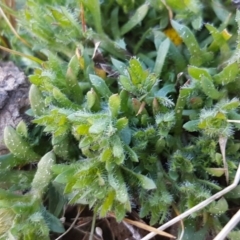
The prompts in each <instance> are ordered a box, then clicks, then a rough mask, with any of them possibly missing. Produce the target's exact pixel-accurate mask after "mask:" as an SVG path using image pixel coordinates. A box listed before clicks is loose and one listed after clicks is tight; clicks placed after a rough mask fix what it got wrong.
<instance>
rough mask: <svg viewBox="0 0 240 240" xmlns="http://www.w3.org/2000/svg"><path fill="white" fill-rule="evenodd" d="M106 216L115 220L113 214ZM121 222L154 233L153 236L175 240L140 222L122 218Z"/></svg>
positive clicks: (167, 234)
mask: <svg viewBox="0 0 240 240" xmlns="http://www.w3.org/2000/svg"><path fill="white" fill-rule="evenodd" d="M108 215H109V216H111V217H114V218H115V215H114V214H113V213H108ZM123 221H124V222H126V223H129V224H131V225H133V226H136V227H139V228H141V229H144V230H146V231H149V232H154V233H155V235H157V234H158V235H161V236H165V237H169V238H176V237H175V236H173V235H171V234H169V233H166V232H164V231H162V230H159V229H156V228H154V227H151V226H148V225H147V224H144V223H141V222H138V221H133V220H130V219H128V218H124V219H123ZM155 235H154V236H155Z"/></svg>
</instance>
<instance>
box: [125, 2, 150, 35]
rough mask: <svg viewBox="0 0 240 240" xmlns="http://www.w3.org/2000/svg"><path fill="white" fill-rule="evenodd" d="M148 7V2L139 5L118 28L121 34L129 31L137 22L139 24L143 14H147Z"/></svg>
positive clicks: (143, 16)
mask: <svg viewBox="0 0 240 240" xmlns="http://www.w3.org/2000/svg"><path fill="white" fill-rule="evenodd" d="M148 9H149V5H148V4H143V5H142V6H140V7H139V8H138V9H137V10H136V12H135V13H134V15H133V16H132V17H131V18H130V19H129V21H128V22H127V23H125V24H124V25H123V26H122V27H121V29H120V33H121V36H122V35H124V34H126V33H127V32H129V31H130V30H132V29H133V28H134V27H135V26H136V25H137V24H139V23H140V22H141V21H142V20H143V19H144V18H145V16H146V15H147V12H148Z"/></svg>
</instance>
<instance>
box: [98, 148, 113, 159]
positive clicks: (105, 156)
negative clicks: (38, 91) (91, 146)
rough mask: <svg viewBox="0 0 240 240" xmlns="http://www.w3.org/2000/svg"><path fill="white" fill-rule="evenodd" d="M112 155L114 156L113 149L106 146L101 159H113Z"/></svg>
mask: <svg viewBox="0 0 240 240" xmlns="http://www.w3.org/2000/svg"><path fill="white" fill-rule="evenodd" d="M111 157H112V150H111V149H110V148H106V149H104V150H103V151H102V153H101V155H100V160H101V161H102V162H107V161H109V160H110V159H111Z"/></svg>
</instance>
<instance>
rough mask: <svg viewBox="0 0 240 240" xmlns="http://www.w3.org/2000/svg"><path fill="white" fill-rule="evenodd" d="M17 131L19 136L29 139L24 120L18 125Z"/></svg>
mask: <svg viewBox="0 0 240 240" xmlns="http://www.w3.org/2000/svg"><path fill="white" fill-rule="evenodd" d="M16 131H17V133H18V134H19V135H21V136H23V137H25V138H27V137H28V129H27V125H26V123H25V122H24V121H23V120H22V121H21V122H19V123H18V125H17V128H16Z"/></svg>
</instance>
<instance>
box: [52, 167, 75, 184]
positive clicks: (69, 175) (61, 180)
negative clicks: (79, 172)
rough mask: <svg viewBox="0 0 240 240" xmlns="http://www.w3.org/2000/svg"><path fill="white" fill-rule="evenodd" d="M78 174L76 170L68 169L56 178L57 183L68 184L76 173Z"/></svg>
mask: <svg viewBox="0 0 240 240" xmlns="http://www.w3.org/2000/svg"><path fill="white" fill-rule="evenodd" d="M75 172H76V170H75V169H67V170H65V171H63V172H62V173H60V174H59V175H58V176H57V177H56V178H55V180H54V181H55V182H58V183H63V184H65V183H67V182H68V181H69V180H70V179H71V178H72V177H73V175H74V173H75Z"/></svg>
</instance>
